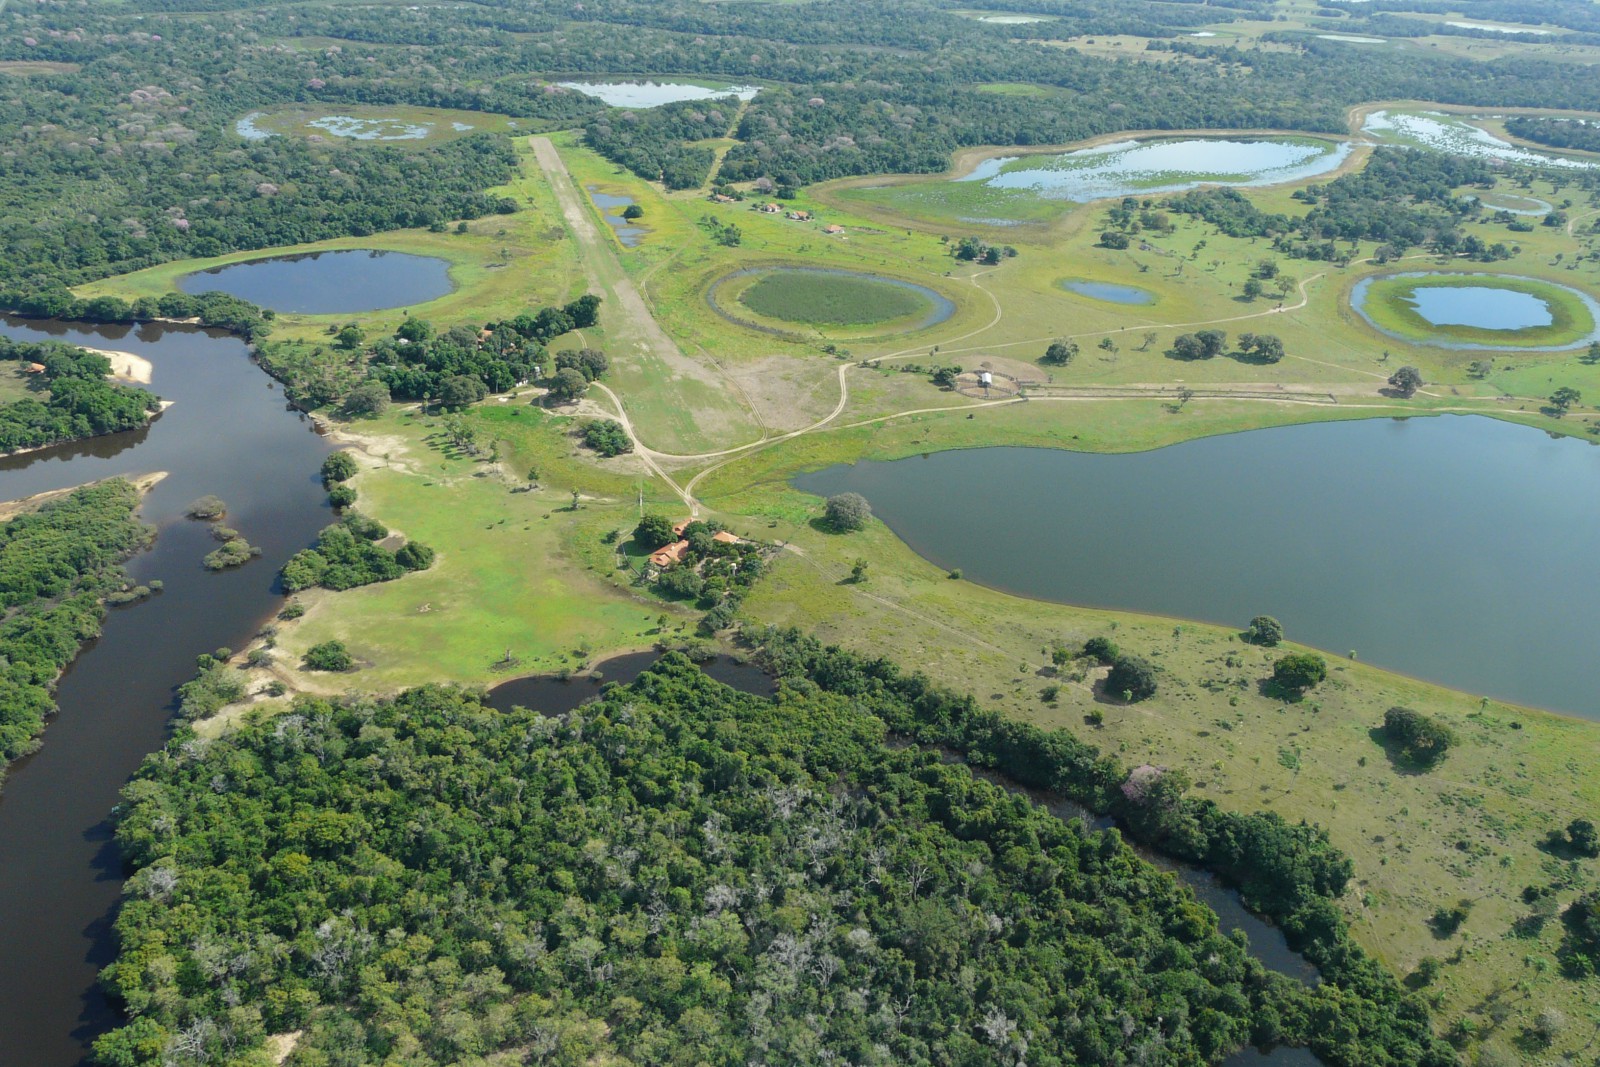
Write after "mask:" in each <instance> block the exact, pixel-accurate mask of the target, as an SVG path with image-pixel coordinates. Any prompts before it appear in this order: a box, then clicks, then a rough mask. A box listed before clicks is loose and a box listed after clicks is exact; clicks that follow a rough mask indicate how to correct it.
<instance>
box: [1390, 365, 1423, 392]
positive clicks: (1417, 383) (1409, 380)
mask: <svg viewBox="0 0 1600 1067" xmlns="http://www.w3.org/2000/svg"><path fill="white" fill-rule="evenodd" d="M1389 384H1390V385H1391V386H1393V387H1394V390H1395V392H1397V393H1399V394H1400V395H1401V396H1404V397H1412V396H1416V395H1417V390H1418V389H1421V388H1422V386H1423V384H1424V383H1423V381H1422V372H1421V371H1419V370H1418V369H1417V368H1415V367H1401V368H1400V369H1399V370H1397V371H1395V372H1394V373H1393V374H1391V375H1389Z"/></svg>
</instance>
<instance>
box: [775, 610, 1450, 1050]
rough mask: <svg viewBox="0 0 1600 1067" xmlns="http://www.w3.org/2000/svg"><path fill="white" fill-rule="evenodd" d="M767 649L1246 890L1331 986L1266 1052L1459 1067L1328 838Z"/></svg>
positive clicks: (798, 652) (871, 666) (1278, 1024)
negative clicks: (1354, 905)
mask: <svg viewBox="0 0 1600 1067" xmlns="http://www.w3.org/2000/svg"><path fill="white" fill-rule="evenodd" d="M760 640H761V648H760V661H761V662H762V664H763V665H764V666H765V667H766V668H767V669H768V670H770V671H772V672H773V673H774V674H776V675H777V676H778V677H779V678H780V679H781V680H784V681H786V682H789V683H790V684H794V685H798V686H800V687H801V688H802V689H804V688H806V687H808V686H815V687H816V688H817V689H820V690H821V691H823V692H827V693H832V694H836V695H839V696H843V697H846V698H848V699H849V700H850V701H851V702H852V705H853V706H854V707H857V708H860V709H863V710H866V711H870V712H871V713H872V714H874V715H876V716H877V717H878V718H879V719H881V720H882V721H883V722H884V723H885V725H886V726H887V727H888V728H889V729H890V730H891V731H893V732H894V733H895V734H897V735H900V736H902V737H905V738H907V739H910V740H913V741H916V742H919V743H922V744H926V745H931V746H938V747H940V748H943V749H946V750H952V751H955V752H958V753H960V754H962V755H964V756H965V757H966V759H967V760H968V761H969V762H970V763H972V764H973V765H975V766H979V767H987V768H993V769H995V770H998V771H1000V772H1001V773H1002V774H1005V775H1006V776H1007V777H1009V778H1010V779H1012V780H1013V781H1015V782H1017V783H1019V784H1021V785H1024V786H1028V787H1030V788H1035V789H1043V790H1049V791H1051V792H1054V793H1058V794H1060V795H1062V796H1064V797H1066V798H1067V799H1070V800H1072V801H1074V802H1076V803H1078V804H1081V805H1083V806H1084V807H1087V808H1088V809H1090V810H1091V811H1094V812H1098V813H1104V814H1110V815H1113V816H1115V817H1116V818H1117V820H1118V823H1119V825H1121V826H1122V827H1123V828H1124V829H1125V830H1126V831H1127V832H1128V833H1129V834H1130V836H1132V837H1133V838H1135V839H1136V840H1139V841H1142V842H1144V843H1147V844H1149V845H1152V846H1154V847H1156V848H1158V849H1160V850H1161V851H1162V852H1164V853H1166V854H1168V855H1172V856H1175V857H1178V858H1181V859H1184V860H1188V861H1191V862H1194V863H1197V864H1200V865H1201V866H1204V867H1205V868H1207V869H1209V870H1211V871H1214V872H1216V873H1217V874H1218V875H1220V876H1221V877H1222V878H1223V879H1224V880H1225V881H1226V882H1227V883H1228V884H1230V885H1233V886H1235V887H1237V888H1238V889H1239V891H1240V895H1241V897H1242V898H1243V900H1244V902H1245V904H1246V905H1248V906H1249V907H1250V908H1251V909H1252V910H1253V911H1255V912H1257V913H1259V914H1261V915H1264V916H1266V917H1268V918H1270V919H1272V920H1273V921H1274V922H1276V923H1277V924H1278V925H1279V926H1280V927H1281V928H1282V929H1283V931H1284V933H1285V935H1286V936H1287V939H1288V941H1289V944H1290V946H1291V947H1292V948H1294V949H1295V950H1296V951H1298V952H1300V953H1301V954H1302V955H1304V956H1305V957H1306V959H1308V960H1310V961H1311V962H1313V963H1315V964H1316V965H1317V967H1318V969H1319V970H1320V972H1321V974H1322V978H1323V980H1324V985H1322V986H1320V987H1319V988H1318V989H1317V991H1316V992H1315V994H1312V995H1311V996H1310V1000H1311V1003H1310V1004H1302V1005H1301V1006H1300V1007H1298V1008H1297V1009H1296V1010H1294V1011H1288V1010H1279V1011H1277V1012H1275V1013H1268V1015H1267V1016H1265V1017H1258V1019H1257V1021H1256V1029H1255V1031H1254V1035H1253V1036H1254V1040H1256V1041H1257V1042H1258V1043H1262V1044H1272V1043H1278V1042H1281V1043H1286V1044H1294V1045H1309V1046H1310V1047H1311V1048H1312V1049H1314V1050H1315V1051H1316V1053H1317V1055H1318V1056H1319V1057H1320V1058H1321V1059H1322V1060H1323V1062H1325V1063H1327V1064H1330V1065H1334V1067H1358V1065H1359V1067H1385V1065H1392V1067H1443V1065H1446V1064H1454V1063H1456V1062H1457V1058H1456V1056H1455V1053H1454V1052H1453V1051H1452V1050H1451V1049H1450V1047H1449V1046H1448V1045H1446V1044H1444V1043H1443V1042H1441V1041H1439V1040H1438V1039H1436V1038H1435V1037H1434V1036H1433V1033H1432V1029H1431V1026H1430V1024H1429V1020H1428V1010H1427V1008H1426V1006H1425V1005H1424V1004H1423V1002H1422V1001H1421V1000H1420V999H1419V998H1418V997H1417V996H1416V995H1415V994H1412V993H1408V992H1407V991H1406V990H1404V989H1402V988H1401V986H1400V984H1399V982H1397V981H1396V980H1395V978H1394V976H1393V975H1391V974H1390V973H1389V972H1388V971H1386V970H1385V969H1384V968H1383V966H1382V965H1381V964H1379V963H1378V962H1377V961H1376V960H1374V959H1372V958H1371V957H1370V956H1368V955H1367V954H1366V953H1365V952H1364V951H1363V950H1362V949H1361V947H1360V946H1359V945H1357V944H1356V943H1355V942H1354V941H1352V940H1351V939H1350V936H1349V933H1348V930H1347V929H1346V925H1345V922H1344V918H1343V916H1342V914H1341V913H1340V911H1339V907H1338V905H1337V904H1336V901H1337V900H1338V898H1339V897H1341V896H1342V895H1343V894H1344V892H1345V889H1346V888H1347V886H1348V885H1349V881H1350V878H1351V876H1352V874H1353V870H1354V869H1353V866H1352V864H1351V862H1350V859H1349V857H1347V856H1345V855H1343V854H1342V853H1341V852H1339V850H1338V849H1336V848H1334V847H1333V846H1332V845H1331V844H1330V843H1329V841H1328V838H1327V834H1326V833H1325V832H1323V831H1322V830H1320V829H1319V828H1317V827H1313V826H1308V825H1306V824H1304V823H1301V824H1299V825H1292V824H1290V823H1288V822H1286V821H1284V819H1283V818H1282V817H1281V816H1279V815H1278V814H1277V813H1276V812H1258V813H1255V814H1241V813H1237V812H1229V811H1225V810H1223V809H1222V808H1220V807H1218V806H1217V805H1216V804H1215V803H1214V802H1213V801H1210V800H1200V799H1195V798H1193V797H1188V796H1185V795H1184V794H1185V792H1186V790H1187V789H1188V788H1189V784H1190V783H1189V781H1188V779H1187V777H1186V776H1184V775H1183V773H1182V772H1178V771H1171V772H1169V771H1166V770H1164V769H1162V768H1156V767H1139V768H1129V767H1125V766H1123V765H1121V764H1119V763H1118V761H1117V760H1116V759H1115V758H1113V757H1111V756H1107V755H1104V754H1102V753H1100V752H1099V750H1098V749H1096V748H1095V747H1094V746H1092V745H1089V744H1086V743H1084V742H1082V741H1080V740H1078V739H1077V738H1075V737H1074V736H1073V735H1072V734H1071V733H1070V732H1068V731H1066V730H1054V731H1047V730H1043V729H1041V728H1039V727H1037V726H1033V725H1031V724H1028V723H1022V722H1018V721H1016V720H1013V719H1009V718H1007V717H1006V716H1004V715H1002V714H1000V713H998V712H993V711H987V710H985V709H983V708H982V707H980V706H979V704H978V703H977V701H976V700H974V699H973V698H972V697H970V696H967V695H963V694H957V693H953V692H950V691H948V690H944V689H940V688H938V687H936V686H934V685H932V684H930V683H929V681H928V680H927V679H926V678H925V677H923V676H922V675H920V674H907V673H906V672H904V671H902V670H901V669H900V668H899V667H898V666H897V665H895V664H894V663H892V662H891V661H889V660H886V659H881V658H879V659H869V658H865V657H862V656H859V655H857V654H855V653H852V652H848V651H846V650H843V649H840V648H837V647H833V646H824V645H823V644H822V643H821V642H819V641H817V640H816V639H815V638H813V637H810V636H808V635H806V634H802V633H800V632H798V631H795V630H776V629H769V630H767V631H765V632H764V633H763V634H761V635H760ZM1098 640H1103V639H1098Z"/></svg>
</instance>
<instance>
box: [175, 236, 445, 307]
mask: <svg viewBox="0 0 1600 1067" xmlns="http://www.w3.org/2000/svg"><path fill="white" fill-rule="evenodd" d="M178 288H180V289H182V290H183V291H184V292H186V293H205V292H210V291H212V290H220V291H222V292H224V293H231V294H232V295H234V296H237V297H239V298H240V299H242V300H248V301H250V302H251V303H253V304H259V305H260V306H262V307H266V308H271V309H272V310H274V311H280V312H283V313H285V314H290V315H337V314H344V313H347V312H355V311H379V310H382V309H384V308H397V307H408V306H410V305H412V304H422V303H426V302H427V301H429V300H434V299H436V298H438V297H441V296H444V295H445V294H446V293H448V292H450V290H451V289H452V288H453V286H452V285H451V284H450V263H449V261H448V260H443V259H438V258H436V257H433V256H414V255H411V254H410V253H407V252H382V251H377V250H375V249H364V248H358V249H350V250H347V251H341V252H310V253H307V254H304V255H296V256H274V257H273V258H271V259H252V260H247V261H246V262H243V263H233V264H229V265H228V266H225V267H214V268H212V269H211V270H203V271H197V272H196V273H194V274H188V275H185V276H184V277H182V278H180V279H178Z"/></svg>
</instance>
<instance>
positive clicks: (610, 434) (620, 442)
mask: <svg viewBox="0 0 1600 1067" xmlns="http://www.w3.org/2000/svg"><path fill="white" fill-rule="evenodd" d="M583 443H584V444H586V445H588V446H589V447H590V448H592V449H594V450H595V451H596V452H598V453H600V454H601V455H602V456H606V457H608V458H609V457H611V456H620V455H622V454H623V453H625V452H632V451H633V442H632V441H631V440H629V438H628V431H627V430H624V429H623V428H622V423H620V422H618V421H616V420H615V419H594V420H592V421H590V422H587V423H585V424H584V427H583Z"/></svg>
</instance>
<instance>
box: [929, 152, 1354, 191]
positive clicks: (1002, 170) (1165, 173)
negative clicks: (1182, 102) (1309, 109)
mask: <svg viewBox="0 0 1600 1067" xmlns="http://www.w3.org/2000/svg"><path fill="white" fill-rule="evenodd" d="M1349 154H1350V146H1349V145H1348V144H1345V143H1335V142H1333V141H1323V140H1318V139H1315V138H1309V137H1284V138H1260V139H1256V138H1250V139H1243V138H1240V139H1229V138H1218V137H1189V138H1184V139H1181V140H1155V141H1117V142H1114V143H1112V144H1103V145H1097V146H1095V147H1093V148H1083V149H1079V150H1077V151H1075V152H1065V153H1062V154H1059V155H1030V156H996V157H993V158H990V159H986V160H984V161H983V162H981V163H979V164H978V166H977V167H976V168H974V169H973V171H972V172H971V173H970V174H967V175H965V176H963V177H960V178H957V179H955V181H957V182H977V183H980V184H982V185H983V186H984V187H985V188H988V189H1012V190H1026V191H1029V192H1032V193H1035V194H1037V195H1038V196H1041V197H1045V198H1048V199H1052V200H1070V201H1073V202H1077V203H1083V202H1085V201H1089V200H1101V199H1105V198H1107V197H1118V196H1133V195H1144V194H1151V193H1174V192H1180V191H1182V190H1185V189H1195V188H1198V187H1199V186H1202V185H1233V186H1257V185H1275V184H1278V183H1280V182H1292V181H1299V180H1302V179H1306V178H1312V177H1315V176H1317V175H1319V174H1326V173H1328V172H1329V171H1332V170H1335V169H1337V168H1338V166H1339V165H1340V164H1341V163H1343V162H1344V160H1345V158H1346V157H1348V156H1349Z"/></svg>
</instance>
